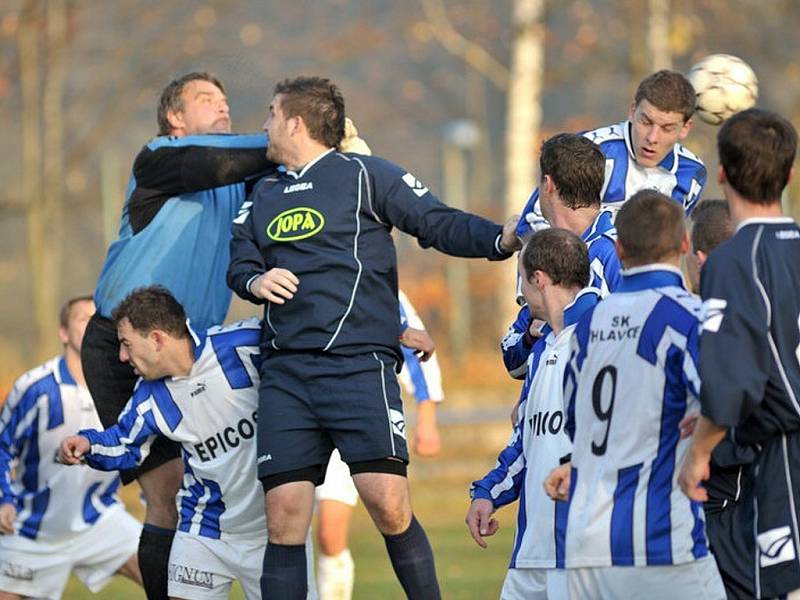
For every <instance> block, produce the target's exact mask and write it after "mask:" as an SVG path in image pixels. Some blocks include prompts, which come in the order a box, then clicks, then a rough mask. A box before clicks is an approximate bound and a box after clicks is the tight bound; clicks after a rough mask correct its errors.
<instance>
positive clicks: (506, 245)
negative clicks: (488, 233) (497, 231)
mask: <svg viewBox="0 0 800 600" xmlns="http://www.w3.org/2000/svg"><path fill="white" fill-rule="evenodd" d="M518 223H519V215H511V216H510V217H509V218H508V221H506V222H505V224H504V225H503V233H502V234H501V236H500V249H501V250H502V251H503V252H509V253H510V252H516V251H517V250H519V249H520V248H522V242H521V241H520V239H519V237H517V224H518Z"/></svg>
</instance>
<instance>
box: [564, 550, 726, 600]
mask: <svg viewBox="0 0 800 600" xmlns="http://www.w3.org/2000/svg"><path fill="white" fill-rule="evenodd" d="M567 587H568V589H569V595H570V598H586V599H587V600H588V599H590V598H604V599H605V598H608V599H609V600H611V599H614V598H623V599H627V598H647V599H648V600H675V599H676V598H686V599H691V600H725V598H726V595H725V587H724V586H723V585H722V578H721V577H720V576H719V570H718V569H717V563H716V561H715V560H714V557H713V556H711V555H710V554H709V555H707V556H704V557H703V558H700V559H698V560H695V561H692V562H688V563H684V564H681V565H658V566H648V567H584V568H577V569H567Z"/></svg>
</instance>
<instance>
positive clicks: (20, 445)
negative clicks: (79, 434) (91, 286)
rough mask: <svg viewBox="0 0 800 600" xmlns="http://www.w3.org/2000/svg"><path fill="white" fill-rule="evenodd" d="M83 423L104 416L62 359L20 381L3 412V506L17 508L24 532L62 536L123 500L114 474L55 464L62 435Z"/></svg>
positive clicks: (26, 534) (0, 473)
mask: <svg viewBox="0 0 800 600" xmlns="http://www.w3.org/2000/svg"><path fill="white" fill-rule="evenodd" d="M84 427H100V419H99V417H98V416H97V412H96V410H95V408H94V403H93V402H92V398H91V396H90V395H89V391H88V390H87V389H86V388H85V387H83V386H81V385H78V383H77V382H76V381H75V379H74V377H73V376H72V374H71V373H70V372H69V369H68V367H67V362H66V360H65V358H64V357H63V356H61V357H57V358H53V359H51V360H49V361H47V362H46V363H44V364H43V365H41V366H39V367H37V368H35V369H32V370H31V371H28V372H27V373H26V374H24V375H23V376H22V377H20V378H19V379H18V380H17V382H16V383H15V385H14V388H13V389H12V391H11V393H10V394H9V396H8V398H7V399H6V401H5V403H4V404H3V408H2V411H0V504H5V503H9V502H10V503H13V504H14V505H15V506H16V508H17V520H16V523H15V529H16V531H17V532H18V533H19V535H21V536H23V537H26V538H29V539H33V540H40V541H42V540H44V541H58V540H63V539H65V538H68V537H69V536H71V535H73V534H77V533H80V532H82V531H85V530H87V529H88V528H89V527H91V525H93V524H94V523H95V522H97V520H98V519H99V518H100V516H101V515H102V514H103V513H104V512H105V510H106V509H107V508H108V507H109V506H112V505H114V504H115V503H117V502H119V499H118V498H117V495H116V492H117V488H118V487H119V477H118V476H117V475H116V474H112V473H101V472H99V471H95V470H94V469H91V468H89V467H87V466H79V467H67V466H65V465H62V464H59V463H57V462H55V459H54V457H55V454H56V451H57V450H58V447H59V444H60V443H61V440H63V439H64V438H65V437H67V436H69V435H72V434H74V433H75V431H77V430H78V429H81V428H84ZM12 473H13V476H12Z"/></svg>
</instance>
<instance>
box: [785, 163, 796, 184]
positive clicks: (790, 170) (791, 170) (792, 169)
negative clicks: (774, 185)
mask: <svg viewBox="0 0 800 600" xmlns="http://www.w3.org/2000/svg"><path fill="white" fill-rule="evenodd" d="M792 177H794V167H792V168H791V169H789V176H788V177H787V178H786V184H787V185H788V184H789V182H790V181H791V180H792Z"/></svg>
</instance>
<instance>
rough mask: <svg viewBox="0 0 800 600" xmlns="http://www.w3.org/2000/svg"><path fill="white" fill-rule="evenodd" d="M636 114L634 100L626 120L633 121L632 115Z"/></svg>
mask: <svg viewBox="0 0 800 600" xmlns="http://www.w3.org/2000/svg"><path fill="white" fill-rule="evenodd" d="M635 112H636V100H634V101H633V102H631V107H630V108H629V109H628V120H629V121H633V113H635Z"/></svg>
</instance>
